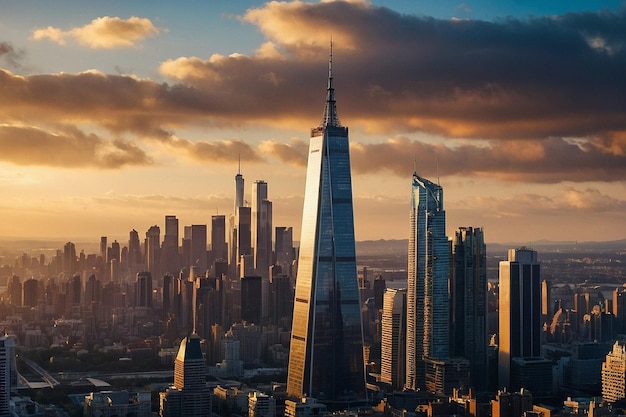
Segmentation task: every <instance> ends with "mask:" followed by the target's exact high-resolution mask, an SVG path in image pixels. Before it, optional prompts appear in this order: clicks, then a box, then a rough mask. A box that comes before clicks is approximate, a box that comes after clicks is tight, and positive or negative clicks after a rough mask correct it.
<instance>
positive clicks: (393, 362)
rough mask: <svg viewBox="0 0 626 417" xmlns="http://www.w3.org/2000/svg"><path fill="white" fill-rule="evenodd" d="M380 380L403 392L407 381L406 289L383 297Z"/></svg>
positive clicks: (395, 290) (390, 292)
mask: <svg viewBox="0 0 626 417" xmlns="http://www.w3.org/2000/svg"><path fill="white" fill-rule="evenodd" d="M381 345H382V346H381V347H382V352H381V364H380V380H381V381H382V382H384V383H386V384H389V385H390V386H391V387H392V388H393V389H394V390H401V389H402V387H403V386H404V382H405V380H406V288H402V289H394V288H389V289H387V290H386V291H385V295H384V297H383V315H382V343H381Z"/></svg>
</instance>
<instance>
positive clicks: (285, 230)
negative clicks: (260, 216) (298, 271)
mask: <svg viewBox="0 0 626 417" xmlns="http://www.w3.org/2000/svg"><path fill="white" fill-rule="evenodd" d="M275 230H276V231H275V233H276V237H275V239H274V242H275V245H276V250H275V252H276V263H277V264H279V265H281V266H282V267H283V272H284V273H287V272H289V266H290V265H291V263H292V262H293V261H294V259H295V256H294V250H293V228H291V227H284V226H279V227H276V229H275Z"/></svg>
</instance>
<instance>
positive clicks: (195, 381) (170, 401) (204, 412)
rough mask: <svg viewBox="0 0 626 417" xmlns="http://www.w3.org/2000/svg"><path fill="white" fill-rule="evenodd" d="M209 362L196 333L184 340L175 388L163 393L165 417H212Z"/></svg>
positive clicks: (161, 397)
mask: <svg viewBox="0 0 626 417" xmlns="http://www.w3.org/2000/svg"><path fill="white" fill-rule="evenodd" d="M206 371H207V369H206V362H205V360H204V355H203V353H202V348H201V346H200V338H199V337H198V335H196V334H195V333H194V334H192V335H191V336H188V337H186V338H184V339H183V340H182V342H181V343H180V348H179V349H178V355H177V356H176V359H175V361H174V385H173V386H172V387H170V388H168V389H167V390H166V391H165V392H161V393H160V403H161V414H160V415H161V416H163V417H209V416H210V415H211V393H210V391H209V389H208V388H207V385H206Z"/></svg>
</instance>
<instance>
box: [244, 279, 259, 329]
mask: <svg viewBox="0 0 626 417" xmlns="http://www.w3.org/2000/svg"><path fill="white" fill-rule="evenodd" d="M261 280H262V278H261V277H259V276H256V277H255V276H247V277H242V278H241V283H240V284H241V320H243V321H245V322H248V323H255V324H258V325H260V324H261V311H262V305H261V303H262V302H261V297H260V295H261V289H262V282H261Z"/></svg>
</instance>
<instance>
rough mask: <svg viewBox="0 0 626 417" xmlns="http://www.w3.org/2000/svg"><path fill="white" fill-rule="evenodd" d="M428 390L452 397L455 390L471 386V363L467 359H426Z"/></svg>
mask: <svg viewBox="0 0 626 417" xmlns="http://www.w3.org/2000/svg"><path fill="white" fill-rule="evenodd" d="M424 375H425V379H426V381H425V385H426V390H427V391H428V392H430V393H434V394H437V395H448V396H449V395H451V394H452V392H453V390H454V389H457V388H459V387H467V386H469V361H468V360H467V359H465V358H448V359H432V358H428V357H427V358H424Z"/></svg>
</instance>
